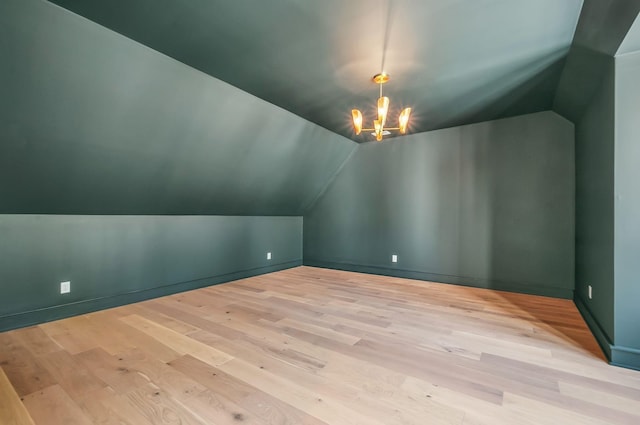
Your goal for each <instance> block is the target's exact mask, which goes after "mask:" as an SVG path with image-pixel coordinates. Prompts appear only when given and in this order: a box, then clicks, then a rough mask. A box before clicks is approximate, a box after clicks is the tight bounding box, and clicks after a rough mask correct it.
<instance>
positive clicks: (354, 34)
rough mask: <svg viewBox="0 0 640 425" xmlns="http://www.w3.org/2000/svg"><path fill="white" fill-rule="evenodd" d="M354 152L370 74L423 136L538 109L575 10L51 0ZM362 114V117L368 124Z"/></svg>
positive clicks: (506, 4) (539, 0)
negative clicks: (355, 112)
mask: <svg viewBox="0 0 640 425" xmlns="http://www.w3.org/2000/svg"><path fill="white" fill-rule="evenodd" d="M52 1H53V2H54V3H56V4H58V5H60V6H62V7H65V8H67V9H69V10H71V11H73V12H75V13H78V14H80V15H82V16H84V17H87V18H89V19H91V20H93V21H95V22H97V23H99V24H101V25H104V26H106V27H107V28H110V29H112V30H115V31H116V32H118V33H121V34H123V35H125V36H127V37H130V38H131V39H133V40H136V41H138V42H140V43H142V44H145V45H147V46H149V47H151V48H153V49H155V50H157V51H159V52H162V53H164V54H166V55H168V56H170V57H172V58H175V59H177V60H179V61H181V62H183V63H185V64H187V65H189V66H192V67H194V68H196V69H198V70H200V71H202V72H205V73H207V74H209V75H211V76H214V77H216V78H219V79H221V80H223V81H226V82H228V83H230V84H232V85H234V86H236V87H238V88H240V89H242V90H245V91H247V92H249V93H251V94H254V95H256V96H258V97H259V98H262V99H264V100H267V101H268V102H271V103H273V104H275V105H278V106H280V107H282V108H284V109H286V110H289V111H291V112H293V113H295V114H297V115H299V116H301V117H304V118H306V119H308V120H309V121H311V122H314V123H316V124H318V125H320V126H322V127H324V128H327V129H329V130H331V131H333V132H335V133H337V134H341V135H343V136H346V137H349V138H352V139H353V140H356V141H359V142H363V141H369V140H371V136H370V135H361V136H355V135H354V134H353V132H352V130H351V126H350V123H349V120H350V111H351V109H352V108H355V107H357V108H359V109H362V110H363V111H364V112H365V117H367V116H369V120H371V119H372V117H371V114H370V112H371V107H372V106H373V102H374V100H375V98H376V97H377V87H376V86H375V85H374V84H373V83H372V82H371V76H372V75H373V74H375V73H377V72H379V71H380V70H384V71H386V72H388V73H389V74H390V75H391V77H392V80H391V82H390V83H388V84H387V86H385V89H386V93H387V94H388V95H389V96H390V98H391V102H392V109H391V110H392V115H393V116H395V115H396V114H397V112H398V111H399V110H400V108H401V107H404V106H412V107H413V108H414V116H413V119H412V122H411V126H410V131H411V132H413V133H417V132H423V131H427V130H433V129H438V128H444V127H451V126H456V125H461V124H468V123H472V122H479V121H485V120H492V119H496V118H502V117H506V116H512V115H518V114H524V113H530V112H537V111H542V110H548V109H550V108H551V107H552V105H553V100H554V96H555V91H556V87H557V85H558V81H559V78H560V75H561V73H562V69H563V66H564V59H565V57H566V55H567V53H568V51H569V47H570V45H571V42H572V39H573V35H574V31H575V28H576V23H577V21H578V16H579V14H580V9H581V6H582V0H562V1H559V0H508V1H505V0H351V1H344V0H322V1H306V0H269V1H256V0H234V1H227V0H189V1H175V0H110V1H104V0H52ZM368 113H369V114H368Z"/></svg>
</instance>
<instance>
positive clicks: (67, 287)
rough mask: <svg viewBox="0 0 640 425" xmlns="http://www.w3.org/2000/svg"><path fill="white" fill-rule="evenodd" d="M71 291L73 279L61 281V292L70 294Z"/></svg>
mask: <svg viewBox="0 0 640 425" xmlns="http://www.w3.org/2000/svg"><path fill="white" fill-rule="evenodd" d="M69 292H71V281H66V282H60V293H61V294H68V293H69Z"/></svg>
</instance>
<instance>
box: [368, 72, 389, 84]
mask: <svg viewBox="0 0 640 425" xmlns="http://www.w3.org/2000/svg"><path fill="white" fill-rule="evenodd" d="M372 80H373V82H374V83H376V84H384V83H386V82H388V81H389V74H387V73H385V72H382V73H380V74H376V75H374V76H373V78H372Z"/></svg>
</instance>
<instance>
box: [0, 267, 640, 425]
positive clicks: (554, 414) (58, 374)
mask: <svg viewBox="0 0 640 425" xmlns="http://www.w3.org/2000/svg"><path fill="white" fill-rule="evenodd" d="M0 365H1V367H2V369H1V370H0V423H1V424H3V425H5V424H6V425H8V424H14V423H15V424H31V423H35V424H47V425H56V424H64V425H72V424H93V423H95V424H136V425H137V424H142V425H144V424H239V423H246V424H308V425H320V424H358V425H365V424H371V425H381V424H385V425H390V424H420V425H424V424H465V425H471V424H474V425H477V424H486V425H495V424H509V425H519V424H552V425H567V424H581V425H583V424H635V425H637V424H640V372H636V371H632V370H626V369H621V368H617V367H614V366H609V365H607V364H606V362H605V360H604V358H603V356H602V354H601V352H600V350H599V348H598V346H597V344H596V342H595V340H594V338H593V337H592V335H591V334H590V333H589V331H588V329H587V327H586V325H585V324H584V322H583V320H582V319H581V317H580V315H579V313H578V311H577V310H576V308H575V306H574V305H573V303H572V302H571V301H567V300H557V299H551V298H544V297H536V296H528V295H519V294H511V293H506V292H498V291H490V290H483V289H474V288H466V287H460V286H453V285H443V284H436V283H428V282H421V281H413V280H405V279H397V278H390V277H382V276H373V275H365V274H358V273H349V272H342V271H335V270H325V269H317V268H311V267H299V268H295V269H290V270H286V271H282V272H277V273H272V274H269V275H263V276H259V277H254V278H250V279H244V280H240V281H236V282H231V283H228V284H224V285H218V286H213V287H210V288H205V289H200V290H196V291H192V292H186V293H182V294H177V295H173V296H169V297H164V298H159V299H155V300H150V301H146V302H142V303H138V304H133V305H129V306H124V307H119V308H115V309H111V310H106V311H101V312H96V313H91V314H86V315H83V316H78V317H74V318H70V319H65V320H61V321H57V322H52V323H46V324H42V325H40V326H35V327H31V328H26V329H21V330H16V331H12V332H5V333H2V334H0ZM31 421H33V422H31Z"/></svg>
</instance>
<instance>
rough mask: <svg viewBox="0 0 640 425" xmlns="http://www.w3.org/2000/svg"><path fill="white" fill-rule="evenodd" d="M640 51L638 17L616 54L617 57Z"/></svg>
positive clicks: (639, 19)
mask: <svg viewBox="0 0 640 425" xmlns="http://www.w3.org/2000/svg"><path fill="white" fill-rule="evenodd" d="M638 50H640V17H636V20H635V21H633V24H632V25H631V28H630V29H629V32H628V33H627V35H626V36H625V37H624V40H623V41H622V43H621V44H620V48H619V49H618V51H617V52H616V55H624V54H626V53H633V52H637V51H638Z"/></svg>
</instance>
